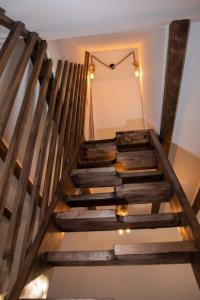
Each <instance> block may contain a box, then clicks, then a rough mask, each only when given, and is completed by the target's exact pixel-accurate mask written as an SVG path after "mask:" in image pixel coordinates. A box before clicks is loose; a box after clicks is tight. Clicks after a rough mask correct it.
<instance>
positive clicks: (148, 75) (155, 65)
mask: <svg viewBox="0 0 200 300" xmlns="http://www.w3.org/2000/svg"><path fill="white" fill-rule="evenodd" d="M167 39H168V27H167V26H166V27H161V28H158V29H154V30H149V31H146V32H144V33H143V35H142V39H141V42H140V44H139V48H138V56H139V63H140V68H141V90H142V98H143V102H144V112H145V120H146V125H147V127H148V128H149V127H151V128H154V129H156V130H157V132H159V131H160V119H161V111H162V96H163V88H164V77H165V62H166V52H167Z"/></svg>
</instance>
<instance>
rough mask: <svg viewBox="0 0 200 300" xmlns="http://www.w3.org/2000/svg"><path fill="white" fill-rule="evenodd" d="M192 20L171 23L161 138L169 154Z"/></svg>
mask: <svg viewBox="0 0 200 300" xmlns="http://www.w3.org/2000/svg"><path fill="white" fill-rule="evenodd" d="M189 28H190V20H177V21H173V22H172V23H171V24H170V28H169V41H168V54H167V66H166V75H165V90H164V97H163V109H162V119H161V129H160V138H161V142H162V143H163V148H164V150H165V152H166V153H167V154H168V152H169V148H170V144H171V139H172V133H173V128H174V122H175V117H176V110H177V106H178V99H179V93H180V88H181V81H182V74H183V68H184V62H185V56H186V49H187V41H188V35H189Z"/></svg>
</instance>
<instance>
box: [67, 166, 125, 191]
mask: <svg viewBox="0 0 200 300" xmlns="http://www.w3.org/2000/svg"><path fill="white" fill-rule="evenodd" d="M71 178H72V180H73V182H74V184H75V186H77V187H80V188H90V187H109V186H116V185H120V184H121V183H122V180H121V178H120V177H119V176H118V174H117V172H116V170H115V168H114V167H105V168H91V169H75V170H72V172H71Z"/></svg>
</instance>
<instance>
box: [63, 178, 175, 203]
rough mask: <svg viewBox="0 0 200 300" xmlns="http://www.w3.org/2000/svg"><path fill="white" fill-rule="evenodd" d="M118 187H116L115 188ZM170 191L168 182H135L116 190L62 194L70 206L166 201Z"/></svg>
mask: <svg viewBox="0 0 200 300" xmlns="http://www.w3.org/2000/svg"><path fill="white" fill-rule="evenodd" d="M117 189H118V188H117ZM171 193H172V189H171V185H170V183H169V182H164V181H161V182H152V183H136V184H127V187H126V185H123V186H122V187H121V188H119V190H118V191H116V192H111V193H93V194H90V195H75V196H73V197H66V196H63V199H64V200H65V201H66V203H67V204H68V205H69V206H71V207H89V206H107V205H123V204H146V203H154V202H157V201H162V202H167V201H169V200H170V197H171Z"/></svg>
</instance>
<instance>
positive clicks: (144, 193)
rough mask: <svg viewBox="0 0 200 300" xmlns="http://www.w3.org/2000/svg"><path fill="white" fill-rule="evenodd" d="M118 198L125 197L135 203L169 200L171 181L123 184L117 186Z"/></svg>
mask: <svg viewBox="0 0 200 300" xmlns="http://www.w3.org/2000/svg"><path fill="white" fill-rule="evenodd" d="M116 193H117V198H125V199H126V200H128V201H130V202H131V200H132V199H134V203H136V202H138V203H145V202H150V201H151V199H153V200H154V201H169V199H170V197H171V195H172V188H171V183H170V182H168V181H160V182H146V183H132V184H123V185H121V186H118V187H117V188H116Z"/></svg>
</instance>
